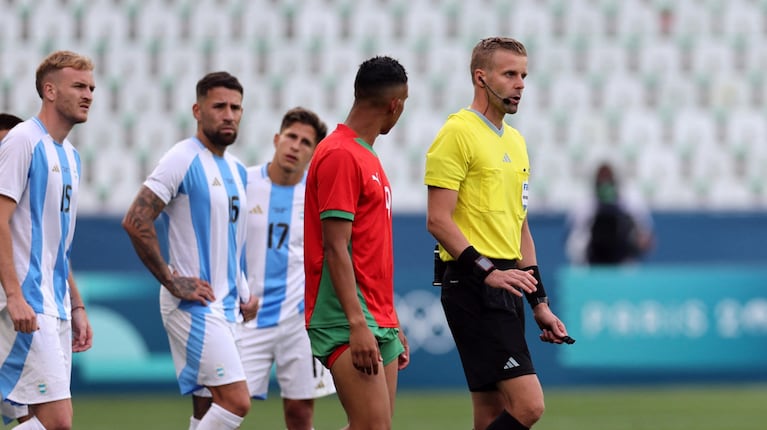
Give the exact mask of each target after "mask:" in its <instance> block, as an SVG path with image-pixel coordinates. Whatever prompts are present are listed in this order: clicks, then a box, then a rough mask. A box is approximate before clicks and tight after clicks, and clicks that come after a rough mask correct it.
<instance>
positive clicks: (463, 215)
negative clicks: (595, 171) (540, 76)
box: [424, 37, 572, 430]
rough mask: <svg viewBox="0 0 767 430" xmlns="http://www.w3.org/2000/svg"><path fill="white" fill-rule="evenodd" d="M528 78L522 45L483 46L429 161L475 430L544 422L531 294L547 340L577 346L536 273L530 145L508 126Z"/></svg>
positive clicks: (433, 223) (431, 217)
mask: <svg viewBox="0 0 767 430" xmlns="http://www.w3.org/2000/svg"><path fill="white" fill-rule="evenodd" d="M525 76H527V52H526V50H525V47H524V45H522V44H521V43H520V42H518V41H516V40H514V39H511V38H500V37H494V38H488V39H484V40H481V41H480V42H479V43H478V44H477V45H476V46H475V47H474V50H473V52H472V55H471V78H472V83H473V85H474V99H473V101H472V104H471V107H470V108H467V109H462V110H460V111H459V112H457V113H454V114H452V115H450V116H449V117H448V119H447V122H446V123H445V124H444V125H443V127H442V129H440V131H439V133H438V134H437V137H436V138H435V139H434V142H433V143H432V145H431V148H429V152H428V153H427V155H426V174H425V179H424V182H425V184H426V185H427V186H428V216H427V225H428V229H429V232H430V233H431V234H432V235H433V236H434V237H435V238H436V239H437V241H438V242H439V257H440V259H441V260H442V261H445V262H447V269H446V271H445V273H444V275H443V277H442V279H441V281H442V307H443V309H444V311H445V316H446V317H447V322H448V324H449V326H450V331H451V332H452V334H453V338H454V339H455V343H456V346H457V348H458V353H459V354H460V357H461V362H462V365H463V370H464V373H465V375H466V381H467V383H468V386H469V390H470V391H471V398H472V406H473V412H474V429H475V430H485V429H489V430H495V429H513V430H517V429H528V428H530V427H532V426H533V424H535V423H536V421H538V420H539V419H540V417H541V415H542V414H543V410H544V402H543V390H542V389H541V384H540V382H539V381H538V377H537V376H536V374H535V368H534V367H533V363H532V359H531V358H530V352H529V350H528V347H527V342H526V340H525V330H524V322H525V319H524V306H523V301H522V297H523V296H524V297H526V299H527V301H528V303H529V304H530V306H531V307H532V309H533V313H534V316H535V321H536V322H537V324H538V326H539V327H540V328H541V330H542V331H541V335H540V338H541V340H543V341H545V342H552V343H563V342H568V343H571V342H572V340H571V339H570V338H569V337H567V329H566V328H565V325H564V324H563V323H562V322H561V321H560V320H559V318H557V316H556V315H554V313H552V312H551V310H550V309H549V304H548V298H547V297H546V291H545V290H544V288H543V284H542V283H541V278H540V274H539V273H538V266H537V262H536V256H535V244H534V242H533V238H532V235H531V234H530V229H529V227H528V224H527V196H528V178H529V176H530V161H529V159H528V157H527V147H526V145H525V140H524V138H523V137H522V136H521V135H520V134H519V132H518V131H517V130H515V129H514V128H512V127H510V126H509V125H507V124H506V123H504V121H503V118H504V116H505V115H506V114H514V113H516V112H517V108H518V105H519V101H520V99H521V97H522V90H523V89H524V78H525Z"/></svg>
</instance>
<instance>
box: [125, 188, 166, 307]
mask: <svg viewBox="0 0 767 430" xmlns="http://www.w3.org/2000/svg"><path fill="white" fill-rule="evenodd" d="M163 209H165V203H163V201H162V200H160V198H159V197H157V195H156V194H155V193H154V192H153V191H152V190H150V189H149V188H147V187H141V190H140V191H139V193H138V195H136V198H135V200H133V203H132V204H131V206H130V208H129V209H128V212H127V213H126V214H125V218H124V219H123V228H125V230H126V231H127V233H128V236H130V240H131V243H133V248H134V249H135V250H136V254H138V256H139V258H140V259H141V261H142V262H143V263H144V265H145V266H146V268H147V269H149V271H150V272H151V273H152V274H153V275H154V277H155V278H157V280H158V281H160V283H161V284H163V285H165V286H166V287H167V288H168V289H169V290H171V292H173V289H172V288H173V287H172V285H173V284H174V282H173V274H172V273H170V271H169V270H168V265H167V263H166V262H165V259H164V258H163V256H162V252H161V251H160V243H159V241H158V240H157V231H156V230H155V228H154V220H155V219H157V217H158V216H159V215H160V212H162V210H163Z"/></svg>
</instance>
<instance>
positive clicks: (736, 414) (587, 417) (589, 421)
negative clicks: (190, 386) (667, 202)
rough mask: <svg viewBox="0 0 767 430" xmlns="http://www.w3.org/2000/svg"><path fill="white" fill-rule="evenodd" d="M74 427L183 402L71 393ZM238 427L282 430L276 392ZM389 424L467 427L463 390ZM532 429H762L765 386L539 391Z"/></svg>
mask: <svg viewBox="0 0 767 430" xmlns="http://www.w3.org/2000/svg"><path fill="white" fill-rule="evenodd" d="M73 402H74V408H75V419H74V428H75V429H77V430H96V429H98V430H123V429H124V430H135V429H158V430H159V429H181V430H184V429H186V428H187V427H188V422H189V415H190V412H191V400H190V399H189V398H186V397H181V396H180V395H178V396H176V395H172V394H168V395H157V394H152V395H145V396H144V395H140V394H132V395H120V396H118V395H111V394H110V395H107V394H104V395H98V396H95V395H79V396H78V395H76V396H75V397H74V399H73ZM344 423H345V419H344V414H343V410H342V409H341V406H340V404H339V403H338V400H337V398H336V397H334V396H331V397H326V398H323V399H320V400H318V401H317V404H316V412H315V428H316V430H332V429H339V428H341V427H342V426H343V425H344ZM242 428H243V429H268V430H271V429H274V430H280V429H284V428H285V426H284V424H283V420H282V407H281V401H280V399H279V396H278V395H277V394H276V393H273V394H271V395H270V398H269V399H268V400H266V401H254V402H253V407H252V408H251V411H250V414H249V415H248V416H247V417H246V419H245V422H244V424H243V426H242ZM393 428H395V429H402V430H411V429H412V430H415V429H421V430H423V429H435V430H436V429H440V430H453V429H455V430H469V429H471V405H470V400H469V395H468V393H464V392H458V391H451V392H438V391H404V390H403V391H401V392H400V393H399V394H398V396H397V405H396V411H395V417H394V423H393ZM535 429H536V430H543V429H548V430H587V429H588V430H687V429H690V430H714V429H716V430H764V429H767V385H739V386H706V387H701V386H695V387H642V388H588V389H548V390H546V413H545V414H544V418H543V419H542V420H541V421H540V422H539V423H538V425H536V426H535Z"/></svg>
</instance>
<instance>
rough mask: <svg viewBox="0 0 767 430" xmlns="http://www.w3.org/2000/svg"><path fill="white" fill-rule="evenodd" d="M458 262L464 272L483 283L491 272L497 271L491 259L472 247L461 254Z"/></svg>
mask: <svg viewBox="0 0 767 430" xmlns="http://www.w3.org/2000/svg"><path fill="white" fill-rule="evenodd" d="M456 261H457V263H458V266H459V267H460V268H461V269H462V270H463V271H465V272H467V273H472V274H474V275H475V276H477V277H479V278H480V279H482V280H483V281H484V280H485V278H487V275H489V274H490V272H492V271H493V270H495V264H493V262H492V261H490V259H489V258H487V257H485V256H484V255H482V254H480V253H479V251H477V250H476V249H474V247H473V246H471V245H469V246H468V247H467V248H466V249H464V250H463V252H461V255H459V256H458V260H456Z"/></svg>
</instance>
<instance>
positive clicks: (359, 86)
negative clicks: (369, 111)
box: [354, 56, 407, 100]
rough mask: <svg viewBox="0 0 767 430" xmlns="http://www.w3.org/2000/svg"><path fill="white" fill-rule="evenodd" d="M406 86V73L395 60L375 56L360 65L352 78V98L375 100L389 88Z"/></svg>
mask: <svg viewBox="0 0 767 430" xmlns="http://www.w3.org/2000/svg"><path fill="white" fill-rule="evenodd" d="M406 84H407V72H406V71H405V68H404V67H402V64H400V63H399V62H398V61H397V60H395V59H393V58H391V57H386V56H377V57H373V58H371V59H369V60H366V61H365V62H363V63H362V64H360V67H359V70H357V77H356V78H354V98H355V99H358V100H377V99H380V98H381V97H382V96H384V92H385V91H386V90H388V89H389V88H391V87H394V86H398V85H406Z"/></svg>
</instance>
